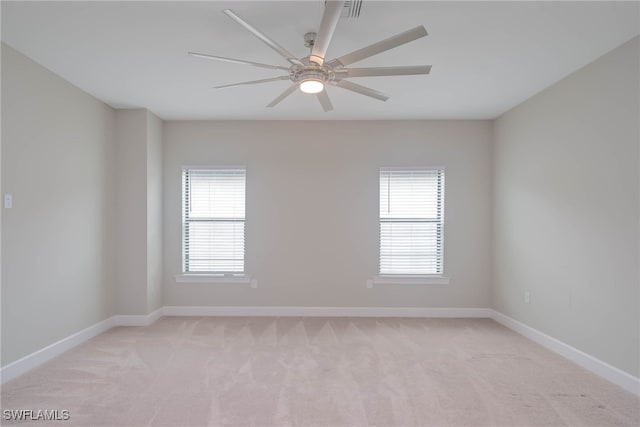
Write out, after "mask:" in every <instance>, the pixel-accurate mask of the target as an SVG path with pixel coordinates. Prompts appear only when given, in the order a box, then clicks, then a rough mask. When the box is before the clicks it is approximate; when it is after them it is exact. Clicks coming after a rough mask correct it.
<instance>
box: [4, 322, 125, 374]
mask: <svg viewBox="0 0 640 427" xmlns="http://www.w3.org/2000/svg"><path fill="white" fill-rule="evenodd" d="M113 326H114V324H113V317H110V318H108V319H105V320H103V321H102V322H98V323H96V324H95V325H93V326H89V327H88V328H85V329H83V330H81V331H80V332H76V333H75V334H73V335H69V336H68V337H66V338H63V339H61V340H60V341H57V342H54V343H53V344H50V345H48V346H46V347H44V348H41V349H40V350H38V351H35V352H33V353H31V354H28V355H26V356H24V357H22V358H20V359H18V360H16V361H14V362H11V363H9V364H8V365H6V366H3V367H2V369H0V382H1V383H2V384H4V383H6V382H7V381H10V380H12V379H14V378H16V377H18V376H20V375H22V374H24V373H26V372H27V371H30V370H32V369H33V368H35V367H37V366H39V365H42V364H43V363H45V362H47V361H49V360H51V359H53V358H54V357H56V356H59V355H60V354H62V353H64V352H65V351H67V350H70V349H72V348H73V347H75V346H77V345H79V344H82V343H83V342H85V341H87V340H90V339H91V338H93V337H95V336H98V335H100V334H101V333H103V332H106V331H108V330H109V329H111V328H112V327H113Z"/></svg>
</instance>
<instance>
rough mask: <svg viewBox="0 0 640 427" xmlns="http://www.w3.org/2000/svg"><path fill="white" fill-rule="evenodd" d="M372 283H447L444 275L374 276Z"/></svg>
mask: <svg viewBox="0 0 640 427" xmlns="http://www.w3.org/2000/svg"><path fill="white" fill-rule="evenodd" d="M371 284H372V285H448V284H449V278H448V277H444V276H376V277H374V278H373V280H372V281H371Z"/></svg>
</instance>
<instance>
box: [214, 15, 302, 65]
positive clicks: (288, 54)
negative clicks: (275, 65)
mask: <svg viewBox="0 0 640 427" xmlns="http://www.w3.org/2000/svg"><path fill="white" fill-rule="evenodd" d="M224 13H225V14H226V15H227V16H228V17H230V18H231V19H233V20H234V21H236V22H237V23H238V24H240V25H242V26H243V27H244V28H245V29H247V30H248V31H249V32H251V34H253V35H254V36H256V37H257V38H259V39H260V40H262V41H263V42H264V43H265V44H266V45H267V46H269V47H270V48H271V49H273V50H275V51H276V52H278V53H279V54H280V55H281V56H282V57H283V58H284V59H286V60H287V61H289V62H290V63H292V64H296V65H302V62H300V60H299V59H298V58H296V57H295V55H294V54H293V53H291V52H289V51H288V50H287V49H285V48H283V47H282V46H280V45H279V44H278V43H276V42H275V41H273V40H271V39H270V38H269V37H267V36H266V35H264V34H263V33H262V32H261V31H260V30H258V29H257V28H256V27H254V26H253V25H251V24H249V23H248V22H247V21H245V20H244V19H242V18H240V17H239V16H238V15H236V13H235V12H234V11H233V10H231V9H225V10H224Z"/></svg>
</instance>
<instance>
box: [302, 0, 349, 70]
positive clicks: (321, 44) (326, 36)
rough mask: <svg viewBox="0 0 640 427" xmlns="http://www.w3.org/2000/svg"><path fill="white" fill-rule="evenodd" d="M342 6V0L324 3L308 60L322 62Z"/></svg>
mask: <svg viewBox="0 0 640 427" xmlns="http://www.w3.org/2000/svg"><path fill="white" fill-rule="evenodd" d="M343 8H344V1H327V2H326V3H325V5H324V13H323V14H322V20H321V21H320V27H319V28H318V33H317V35H316V40H315V42H314V43H313V48H312V49H311V56H310V57H309V60H310V61H313V62H315V63H316V64H318V65H322V64H323V63H324V56H325V55H326V54H327V49H328V48H329V43H331V38H332V37H333V32H334V31H335V29H336V25H338V21H339V20H340V13H342V9H343Z"/></svg>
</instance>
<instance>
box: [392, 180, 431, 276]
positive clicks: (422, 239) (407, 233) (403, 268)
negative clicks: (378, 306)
mask: <svg viewBox="0 0 640 427" xmlns="http://www.w3.org/2000/svg"><path fill="white" fill-rule="evenodd" d="M443 214H444V171H443V170H440V169H400V168H383V169H380V274H381V275H429V274H442V252H443V251H442V244H443V241H442V238H443V235H442V234H443V226H444V216H443Z"/></svg>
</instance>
